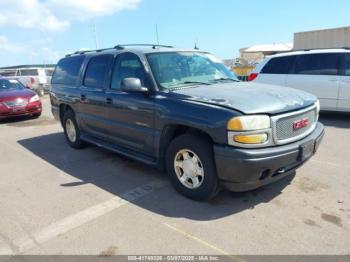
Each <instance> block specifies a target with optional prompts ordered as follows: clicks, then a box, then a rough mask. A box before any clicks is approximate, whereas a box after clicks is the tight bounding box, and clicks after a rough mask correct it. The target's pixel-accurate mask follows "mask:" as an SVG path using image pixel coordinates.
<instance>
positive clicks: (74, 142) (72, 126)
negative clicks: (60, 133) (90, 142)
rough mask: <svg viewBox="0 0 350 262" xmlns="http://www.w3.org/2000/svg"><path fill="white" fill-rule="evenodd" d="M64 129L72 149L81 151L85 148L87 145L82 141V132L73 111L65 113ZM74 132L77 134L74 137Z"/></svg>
mask: <svg viewBox="0 0 350 262" xmlns="http://www.w3.org/2000/svg"><path fill="white" fill-rule="evenodd" d="M63 129H64V135H65V137H66V139H67V142H68V144H69V145H70V146H71V147H73V148H75V149H81V148H83V147H84V145H85V143H84V141H82V140H81V139H80V130H79V127H78V124H77V122H76V120H75V115H74V112H73V111H71V110H68V111H66V112H65V113H64V116H63ZM72 132H75V135H74V136H73V133H72Z"/></svg>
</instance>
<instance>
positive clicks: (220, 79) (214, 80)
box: [210, 77, 240, 82]
mask: <svg viewBox="0 0 350 262" xmlns="http://www.w3.org/2000/svg"><path fill="white" fill-rule="evenodd" d="M226 80H230V81H232V82H240V81H239V80H236V79H232V78H224V77H222V78H216V79H212V80H210V82H218V81H226Z"/></svg>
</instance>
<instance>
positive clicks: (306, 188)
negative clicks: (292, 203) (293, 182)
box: [297, 177, 329, 193]
mask: <svg viewBox="0 0 350 262" xmlns="http://www.w3.org/2000/svg"><path fill="white" fill-rule="evenodd" d="M297 186H298V187H299V189H300V190H301V191H303V192H305V193H310V192H316V191H320V190H325V189H329V186H328V185H325V184H321V183H319V182H316V181H314V180H311V179H310V178H308V177H301V178H300V179H299V181H298V184H297Z"/></svg>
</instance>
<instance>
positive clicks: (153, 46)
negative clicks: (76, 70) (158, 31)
mask: <svg viewBox="0 0 350 262" xmlns="http://www.w3.org/2000/svg"><path fill="white" fill-rule="evenodd" d="M128 46H151V47H152V48H153V49H156V48H157V47H165V48H174V47H173V46H170V45H158V44H126V45H116V46H114V47H109V48H102V49H93V50H83V51H76V52H74V53H71V54H67V55H66V57H68V56H72V55H83V54H86V53H90V52H102V51H106V50H113V49H117V50H122V49H125V47H128Z"/></svg>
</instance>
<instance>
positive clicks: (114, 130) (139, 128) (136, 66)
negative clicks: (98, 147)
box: [106, 52, 155, 157]
mask: <svg viewBox="0 0 350 262" xmlns="http://www.w3.org/2000/svg"><path fill="white" fill-rule="evenodd" d="M130 77H131V78H139V79H140V80H141V83H142V85H143V86H144V87H147V88H149V90H151V91H152V88H153V86H152V84H151V83H152V81H151V80H150V76H149V74H147V73H146V70H145V68H144V64H143V63H142V62H141V60H140V58H139V57H138V56H137V55H136V54H134V53H130V52H126V53H122V54H119V55H118V56H117V57H116V59H115V62H114V67H113V70H112V76H111V83H110V87H109V89H108V91H107V96H106V98H107V100H108V104H107V116H108V125H109V126H108V128H107V129H106V132H107V133H108V135H109V136H110V139H111V140H112V142H113V143H115V144H117V145H119V146H121V147H123V148H126V149H129V150H133V151H135V152H137V153H141V154H143V155H146V156H150V157H152V156H154V153H155V152H154V146H153V141H154V98H153V96H152V95H150V94H145V93H127V92H123V91H121V82H122V80H123V79H125V78H130Z"/></svg>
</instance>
